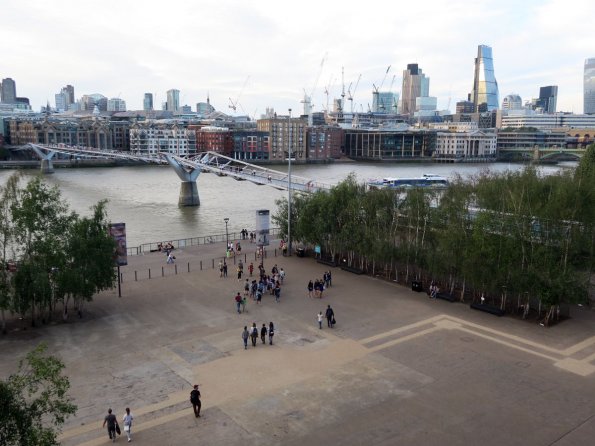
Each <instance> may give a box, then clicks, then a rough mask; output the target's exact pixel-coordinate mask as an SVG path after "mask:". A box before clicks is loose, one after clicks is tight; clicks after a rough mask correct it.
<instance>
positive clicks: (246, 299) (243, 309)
mask: <svg viewBox="0 0 595 446" xmlns="http://www.w3.org/2000/svg"><path fill="white" fill-rule="evenodd" d="M247 302H248V298H247V297H246V296H244V297H242V313H245V312H246V303H247Z"/></svg>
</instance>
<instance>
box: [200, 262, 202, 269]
mask: <svg viewBox="0 0 595 446" xmlns="http://www.w3.org/2000/svg"><path fill="white" fill-rule="evenodd" d="M200 270H201V271H202V260H201V261H200Z"/></svg>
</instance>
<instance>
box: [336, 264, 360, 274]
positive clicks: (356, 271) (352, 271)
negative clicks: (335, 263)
mask: <svg viewBox="0 0 595 446" xmlns="http://www.w3.org/2000/svg"><path fill="white" fill-rule="evenodd" d="M341 269H342V270H343V271H348V272H350V273H353V274H363V273H364V270H363V269H359V268H354V267H352V266H342V267H341Z"/></svg>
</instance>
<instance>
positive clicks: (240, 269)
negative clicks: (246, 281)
mask: <svg viewBox="0 0 595 446" xmlns="http://www.w3.org/2000/svg"><path fill="white" fill-rule="evenodd" d="M236 271H237V272H238V282H239V281H240V280H242V272H243V271H242V268H240V267H239V266H238V268H237V269H236Z"/></svg>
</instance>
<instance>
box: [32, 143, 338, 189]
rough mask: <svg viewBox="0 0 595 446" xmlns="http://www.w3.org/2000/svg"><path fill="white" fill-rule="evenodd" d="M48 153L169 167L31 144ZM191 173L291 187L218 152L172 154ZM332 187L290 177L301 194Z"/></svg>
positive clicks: (282, 176)
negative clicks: (204, 173) (183, 155)
mask: <svg viewBox="0 0 595 446" xmlns="http://www.w3.org/2000/svg"><path fill="white" fill-rule="evenodd" d="M30 146H31V147H36V148H37V149H39V150H42V151H44V152H45V153H51V152H54V153H61V154H65V155H69V156H72V155H75V156H84V157H88V158H105V159H125V160H131V161H140V162H145V163H148V164H167V163H168V161H167V160H166V159H165V154H164V153H160V154H159V156H157V157H155V156H147V155H138V154H134V153H131V152H120V151H116V150H98V149H95V148H88V147H70V146H65V145H42V144H30ZM169 155H170V156H171V157H172V158H173V159H175V160H176V161H177V162H178V163H180V164H181V165H182V166H184V167H185V168H187V169H188V170H199V171H204V172H212V173H215V174H217V175H220V176H230V177H232V178H234V179H236V180H238V181H250V182H251V183H254V184H257V185H266V186H272V187H275V188H276V189H280V190H287V189H288V188H289V186H290V182H289V177H288V174H287V173H286V172H280V171H278V170H275V169H269V168H266V167H263V166H259V165H256V164H251V163H248V162H246V161H242V160H237V159H234V158H230V157H228V156H225V155H222V154H220V153H217V152H202V153H199V154H196V155H194V156H192V157H181V156H177V155H171V154H169ZM330 188H331V185H329V184H325V183H321V182H318V181H314V180H311V179H309V178H305V177H302V176H298V175H293V174H292V175H291V189H292V190H295V191H301V192H317V191H321V190H330Z"/></svg>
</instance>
